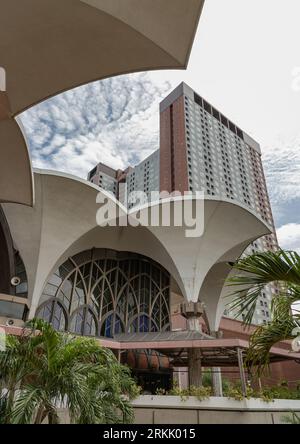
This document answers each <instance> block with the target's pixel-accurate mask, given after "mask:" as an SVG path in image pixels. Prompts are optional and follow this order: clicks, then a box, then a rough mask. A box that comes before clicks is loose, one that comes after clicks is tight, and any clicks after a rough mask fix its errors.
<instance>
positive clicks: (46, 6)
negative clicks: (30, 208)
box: [0, 0, 204, 205]
mask: <svg viewBox="0 0 300 444" xmlns="http://www.w3.org/2000/svg"><path fill="white" fill-rule="evenodd" d="M203 3H204V0H185V1H184V2H183V1H182V0H63V1H61V0H43V1H40V0H22V1H20V0H0V11H1V13H0V54H1V60H0V68H1V71H0V76H2V77H3V73H5V77H6V78H5V79H2V77H1V78H0V122H1V124H0V148H1V150H0V178H1V179H0V202H1V201H2V202H18V203H21V204H25V205H33V196H34V194H33V186H32V181H31V179H32V173H31V169H30V163H29V161H28V152H27V148H26V144H25V141H24V138H23V135H22V132H21V131H20V128H19V127H18V125H17V124H16V122H15V121H14V120H13V119H14V117H15V116H16V115H18V114H19V113H21V112H22V111H24V110H25V109H27V108H29V107H31V106H33V105H34V104H37V103H39V102H41V101H43V100H45V99H47V98H49V97H51V96H53V95H56V94H58V93H60V92H63V91H65V90H68V89H71V88H74V87H76V86H79V85H82V84H85V83H88V82H91V81H93V80H100V79H104V78H107V77H111V76H115V75H119V74H125V73H132V72H137V71H146V70H154V69H180V68H185V67H186V66H187V63H188V58H189V54H190V50H191V47H192V43H193V39H194V35H195V32H196V28H197V24H198V20H199V17H200V15H201V11H202V7H203ZM178 30H180V32H178ZM3 83H4V84H5V85H4V86H3ZM4 87H5V92H4ZM8 178H9V180H8ZM12 178H14V180H12ZM19 183H21V184H22V186H20V185H19Z"/></svg>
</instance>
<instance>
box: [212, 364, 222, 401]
mask: <svg viewBox="0 0 300 444" xmlns="http://www.w3.org/2000/svg"><path fill="white" fill-rule="evenodd" d="M211 370H212V387H213V393H214V396H223V386H222V373H221V369H220V367H213V368H212V369H211Z"/></svg>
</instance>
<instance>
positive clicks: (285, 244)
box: [277, 224, 300, 254]
mask: <svg viewBox="0 0 300 444" xmlns="http://www.w3.org/2000/svg"><path fill="white" fill-rule="evenodd" d="M277 235H278V240H279V244H280V246H281V247H282V248H284V249H286V250H295V251H297V252H298V253H299V254H300V224H287V225H283V226H282V227H280V228H279V229H278V230H277Z"/></svg>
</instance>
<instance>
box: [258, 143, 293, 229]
mask: <svg viewBox="0 0 300 444" xmlns="http://www.w3.org/2000/svg"><path fill="white" fill-rule="evenodd" d="M263 161H264V167H265V173H266V179H267V183H268V190H269V194H270V197H271V202H272V205H273V210H274V213H275V216H277V218H278V219H282V220H286V219H287V218H288V217H290V221H291V220H292V219H295V217H296V218H297V220H293V222H298V221H299V222H300V214H298V215H295V214H293V215H291V214H290V215H288V214H284V213H287V211H289V212H291V208H292V206H294V207H295V208H296V207H298V206H299V205H298V204H299V202H300V173H299V172H300V138H298V139H294V140H292V141H284V140H282V141H279V142H278V144H277V145H276V146H274V147H272V148H265V149H264V150H263ZM291 204H292V205H291ZM287 206H288V209H287Z"/></svg>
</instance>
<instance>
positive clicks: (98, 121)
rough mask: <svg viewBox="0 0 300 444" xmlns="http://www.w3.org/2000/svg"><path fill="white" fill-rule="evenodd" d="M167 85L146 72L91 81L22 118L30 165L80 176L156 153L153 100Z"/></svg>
mask: <svg viewBox="0 0 300 444" xmlns="http://www.w3.org/2000/svg"><path fill="white" fill-rule="evenodd" d="M169 89H170V84H169V82H164V83H161V82H160V83H159V84H155V83H154V82H153V81H152V80H150V79H149V76H148V74H147V73H142V74H133V75H130V76H121V77H116V78H112V79H107V80H103V81H101V82H94V83H90V84H88V85H85V86H82V87H79V88H76V89H74V90H71V91H68V92H66V93H63V94H60V95H59V96H56V97H54V98H52V99H49V100H47V101H45V102H43V103H41V104H39V105H37V106H35V107H33V108H31V109H30V110H28V111H26V112H25V113H23V114H22V116H21V120H22V123H23V125H24V128H25V133H26V136H27V139H28V143H29V147H30V151H31V155H32V160H33V165H34V166H35V167H38V168H47V169H54V170H59V171H64V172H67V173H72V174H75V175H77V176H80V177H86V175H87V172H88V171H89V170H90V169H91V168H93V167H94V166H95V165H96V164H97V163H98V162H104V163H106V164H108V165H110V166H112V167H114V168H123V167H125V166H127V165H129V164H131V165H132V164H135V163H137V162H139V161H140V160H142V159H143V158H145V157H147V156H148V155H149V154H151V153H152V152H153V151H154V150H155V149H157V148H158V140H159V137H158V131H159V125H158V119H159V111H158V104H159V101H160V100H161V99H162V98H163V97H164V96H165V94H166V93H167V91H168V90H169Z"/></svg>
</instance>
